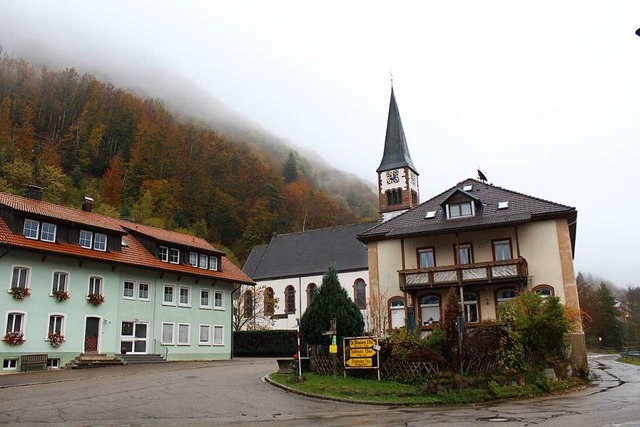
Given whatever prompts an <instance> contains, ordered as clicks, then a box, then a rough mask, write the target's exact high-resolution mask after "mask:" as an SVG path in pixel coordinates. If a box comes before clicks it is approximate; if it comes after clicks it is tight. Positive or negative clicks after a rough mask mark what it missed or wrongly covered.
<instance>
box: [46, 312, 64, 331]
mask: <svg viewBox="0 0 640 427" xmlns="http://www.w3.org/2000/svg"><path fill="white" fill-rule="evenodd" d="M63 321H64V316H63V315H61V314H52V315H51V316H49V331H48V334H62V331H63V329H62V322H63Z"/></svg>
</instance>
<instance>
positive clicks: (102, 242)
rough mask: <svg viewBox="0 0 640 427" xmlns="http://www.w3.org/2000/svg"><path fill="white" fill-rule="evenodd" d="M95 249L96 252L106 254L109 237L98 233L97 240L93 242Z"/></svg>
mask: <svg viewBox="0 0 640 427" xmlns="http://www.w3.org/2000/svg"><path fill="white" fill-rule="evenodd" d="M93 249H95V250H96V251H102V252H106V250H107V235H106V234H100V233H96V236H95V240H94V242H93Z"/></svg>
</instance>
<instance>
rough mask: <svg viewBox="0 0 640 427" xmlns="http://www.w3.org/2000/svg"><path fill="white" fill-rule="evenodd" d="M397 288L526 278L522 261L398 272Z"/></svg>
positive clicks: (525, 279)
mask: <svg viewBox="0 0 640 427" xmlns="http://www.w3.org/2000/svg"><path fill="white" fill-rule="evenodd" d="M398 274H399V275H400V289H402V290H411V289H422V288H435V287H449V286H451V285H453V284H457V283H460V284H467V283H469V284H471V283H496V282H506V281H522V282H523V283H525V284H526V281H527V280H528V277H529V271H528V266H527V260H525V259H524V258H518V259H510V260H505V261H491V262H479V263H474V264H463V265H447V266H442V267H431V268H413V269H409V270H400V271H398Z"/></svg>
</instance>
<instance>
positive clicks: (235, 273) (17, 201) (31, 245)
mask: <svg viewBox="0 0 640 427" xmlns="http://www.w3.org/2000/svg"><path fill="white" fill-rule="evenodd" d="M0 204H2V205H6V206H8V207H10V208H12V209H15V210H17V211H21V212H24V213H26V214H32V215H37V216H38V217H39V218H42V219H49V220H51V221H52V222H63V221H73V222H75V223H80V224H83V225H88V226H90V225H94V224H98V225H97V227H99V228H103V229H107V230H109V231H111V232H114V233H117V234H119V235H121V236H122V241H123V242H125V243H126V245H123V246H122V252H111V251H106V252H102V251H96V250H93V249H86V248H82V247H81V246H80V245H77V244H70V243H64V242H56V243H50V242H43V241H41V240H33V239H27V238H26V237H24V236H23V235H22V234H14V233H13V232H12V231H11V230H10V229H9V227H8V226H7V224H6V223H5V221H4V220H3V219H2V218H0V245H2V246H8V247H15V248H20V249H25V250H31V251H36V252H40V253H51V254H60V255H66V256H72V257H75V258H81V259H91V260H95V261H100V262H106V263H113V264H122V265H130V266H136V267H142V268H150V269H154V270H162V271H167V272H173V273H178V274H180V273H182V274H189V275H193V276H199V277H207V278H211V279H221V280H228V281H231V282H238V283H247V284H252V283H253V281H252V280H251V279H250V278H249V277H248V276H247V275H246V274H244V273H243V272H242V271H241V270H240V269H239V268H238V267H236V266H235V265H234V264H233V263H232V262H230V261H229V260H228V259H227V258H226V257H224V256H222V257H221V258H222V271H214V270H205V269H202V268H197V267H193V266H191V265H188V264H171V263H166V262H162V261H161V260H160V259H158V258H156V257H155V256H154V255H153V254H152V253H151V252H149V251H148V250H147V249H146V248H145V247H144V246H143V245H142V243H140V241H138V240H137V239H136V238H135V235H134V233H135V232H138V233H141V234H144V235H146V236H149V237H152V238H154V239H157V240H159V241H161V242H175V243H177V244H179V245H181V246H185V247H187V248H193V249H195V250H204V251H207V252H209V253H215V254H220V255H222V252H220V251H218V250H216V249H215V248H214V247H213V246H211V245H210V244H209V243H207V242H206V241H205V240H203V239H199V238H195V237H192V236H187V235H184V234H180V233H176V232H172V231H167V230H161V229H158V228H154V227H149V226H144V225H140V224H135V223H132V222H129V221H124V220H119V219H115V218H109V217H105V216H103V215H100V214H96V213H91V212H84V211H81V210H77V211H76V210H74V209H71V208H67V207H64V206H58V205H54V204H51V203H47V202H42V201H39V200H33V199H28V198H25V197H20V196H14V195H11V194H6V193H0ZM76 214H80V215H76ZM78 218H80V219H82V220H83V221H79V220H77V219H78ZM94 226H96V225H94ZM128 230H132V231H133V230H135V231H133V233H129V232H128Z"/></svg>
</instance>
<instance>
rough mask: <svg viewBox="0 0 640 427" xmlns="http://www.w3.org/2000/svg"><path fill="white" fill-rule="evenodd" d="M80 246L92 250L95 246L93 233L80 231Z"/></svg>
mask: <svg viewBox="0 0 640 427" xmlns="http://www.w3.org/2000/svg"><path fill="white" fill-rule="evenodd" d="M79 243H80V246H81V247H83V248H85V249H91V247H92V246H93V233H92V232H90V231H87V230H80V240H79Z"/></svg>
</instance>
